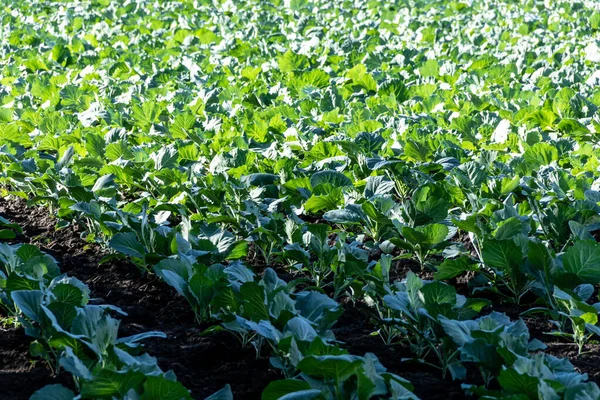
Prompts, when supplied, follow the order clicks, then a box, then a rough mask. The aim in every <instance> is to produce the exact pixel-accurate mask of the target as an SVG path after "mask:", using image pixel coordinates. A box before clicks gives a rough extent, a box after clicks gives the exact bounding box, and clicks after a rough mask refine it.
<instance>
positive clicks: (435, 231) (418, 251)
mask: <svg viewBox="0 0 600 400" xmlns="http://www.w3.org/2000/svg"><path fill="white" fill-rule="evenodd" d="M399 230H400V234H401V235H402V239H400V238H391V239H390V242H391V243H392V244H394V245H395V246H397V247H399V248H401V249H404V250H407V251H409V252H410V254H412V255H413V256H414V257H415V259H416V260H417V262H418V263H419V265H420V266H421V269H423V268H425V267H430V268H432V269H434V268H435V267H434V265H433V264H432V263H431V262H430V259H431V257H432V256H434V255H439V254H440V253H441V252H442V251H443V250H444V249H446V248H447V247H448V246H450V245H451V244H450V242H448V240H447V239H448V238H449V237H451V236H453V235H454V233H455V232H456V230H455V229H453V230H450V229H449V228H448V226H446V225H443V224H430V225H425V226H423V227H417V228H411V227H409V226H402V227H401V228H400V229H399Z"/></svg>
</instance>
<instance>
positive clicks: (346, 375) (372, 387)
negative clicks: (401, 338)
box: [262, 351, 418, 400]
mask: <svg viewBox="0 0 600 400" xmlns="http://www.w3.org/2000/svg"><path fill="white" fill-rule="evenodd" d="M309 353H310V352H309ZM296 368H297V370H298V375H297V376H296V377H295V378H294V379H285V380H279V381H274V382H271V383H270V384H269V385H268V386H267V387H266V388H265V390H264V392H263V394H262V399H263V400H277V399H281V398H302V399H323V400H352V399H357V398H361V399H370V398H385V399H418V397H417V396H416V395H415V394H414V393H412V391H413V390H414V388H413V386H412V385H411V384H410V383H409V382H408V381H407V380H406V379H403V378H401V377H400V376H398V375H395V374H392V373H389V372H387V371H386V369H385V368H384V367H383V366H382V365H381V364H380V363H379V360H378V359H377V357H376V356H375V355H373V354H371V353H367V354H365V356H364V357H359V356H352V355H348V354H346V353H343V352H339V351H338V352H335V353H334V354H331V353H329V354H323V355H320V354H319V355H313V354H309V355H307V356H304V357H303V358H302V359H301V360H300V361H299V362H298V364H297V367H296Z"/></svg>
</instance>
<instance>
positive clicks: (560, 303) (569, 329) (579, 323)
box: [524, 284, 600, 354]
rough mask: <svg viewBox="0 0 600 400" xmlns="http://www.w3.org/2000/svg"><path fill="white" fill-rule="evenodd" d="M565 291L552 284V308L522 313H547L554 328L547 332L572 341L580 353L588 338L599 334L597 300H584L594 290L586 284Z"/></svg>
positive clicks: (599, 335) (599, 306)
mask: <svg viewBox="0 0 600 400" xmlns="http://www.w3.org/2000/svg"><path fill="white" fill-rule="evenodd" d="M569 292H570V293H568V292H566V291H563V290H562V289H560V288H558V287H556V286H555V287H554V290H553V292H552V297H553V302H552V303H551V304H552V305H553V306H554V308H548V307H543V308H542V307H536V308H532V309H529V310H527V311H526V312H525V313H524V315H533V314H539V313H542V314H546V315H548V316H549V317H550V318H551V322H552V324H553V325H554V326H555V327H556V330H555V331H552V332H548V333H547V334H549V335H553V336H558V337H562V338H566V339H569V340H571V341H573V342H574V343H575V344H576V345H577V348H578V352H579V354H581V353H582V352H583V349H584V346H585V344H586V343H588V341H589V340H590V339H591V338H592V337H594V336H598V337H600V326H598V314H599V313H600V303H595V304H593V305H590V304H588V303H587V301H589V299H590V298H591V296H592V294H593V293H594V287H593V286H592V285H590V284H582V285H579V286H577V287H575V288H574V289H573V290H572V291H569Z"/></svg>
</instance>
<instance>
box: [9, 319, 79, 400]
mask: <svg viewBox="0 0 600 400" xmlns="http://www.w3.org/2000/svg"><path fill="white" fill-rule="evenodd" d="M29 343H30V339H29V338H28V337H27V336H25V332H23V329H20V328H19V329H15V328H1V327H0V399H7V400H8V399H11V400H12V399H15V400H17V399H29V397H30V396H31V395H32V394H33V393H34V392H35V391H36V390H38V389H40V388H41V387H43V386H46V385H49V384H53V383H62V384H63V385H65V386H69V385H70V384H71V382H69V380H70V378H69V377H68V376H67V375H62V376H60V377H58V378H55V377H52V374H51V373H50V370H49V369H48V368H46V367H45V366H44V365H42V363H40V362H35V361H33V360H32V359H31V357H30V356H29Z"/></svg>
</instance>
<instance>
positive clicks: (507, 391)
mask: <svg viewBox="0 0 600 400" xmlns="http://www.w3.org/2000/svg"><path fill="white" fill-rule="evenodd" d="M441 324H442V326H443V328H444V331H445V332H446V333H447V335H448V336H449V337H451V338H452V340H453V341H454V342H455V343H456V345H457V346H458V350H459V352H460V359H461V360H462V362H463V363H465V364H467V363H470V364H474V365H475V366H477V368H478V369H479V371H480V372H481V375H482V377H483V380H484V386H476V385H471V384H467V385H463V387H464V389H465V391H466V393H467V394H468V395H471V396H476V397H481V398H486V399H487V398H489V399H506V398H508V397H513V396H523V395H524V396H525V397H524V398H528V399H546V398H553V399H563V398H564V399H570V398H579V396H582V398H597V397H598V396H599V395H600V390H599V389H598V386H597V385H596V384H595V383H591V382H586V381H587V374H580V373H577V372H576V371H575V368H574V367H573V365H572V364H571V363H570V362H569V361H568V360H566V359H560V358H556V357H553V356H551V355H547V354H545V353H543V352H540V350H543V349H544V348H545V345H544V344H543V343H542V342H540V341H539V340H536V339H533V340H531V339H530V335H529V330H528V329H527V326H526V325H525V323H524V322H523V320H518V321H511V320H510V318H508V317H507V316H506V315H504V314H500V313H497V312H492V313H491V314H489V315H486V316H483V317H480V318H478V319H475V320H467V321H458V320H451V319H448V318H442V319H441ZM498 388H499V390H498ZM571 396H573V397H571Z"/></svg>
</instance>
